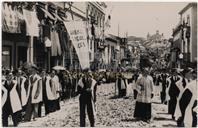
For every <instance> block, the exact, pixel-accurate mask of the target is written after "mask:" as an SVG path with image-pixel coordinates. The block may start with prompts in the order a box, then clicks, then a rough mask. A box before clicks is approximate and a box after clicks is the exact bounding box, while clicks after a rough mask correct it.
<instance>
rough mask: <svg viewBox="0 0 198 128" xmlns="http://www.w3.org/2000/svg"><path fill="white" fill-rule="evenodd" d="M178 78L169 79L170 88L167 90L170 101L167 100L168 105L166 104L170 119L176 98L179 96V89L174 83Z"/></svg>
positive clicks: (173, 111)
mask: <svg viewBox="0 0 198 128" xmlns="http://www.w3.org/2000/svg"><path fill="white" fill-rule="evenodd" d="M179 79H180V78H179V77H175V78H174V77H173V76H172V77H171V78H170V81H171V83H170V88H169V96H170V100H169V104H168V113H169V114H171V115H172V117H173V116H174V113H175V108H176V104H177V97H178V96H179V93H180V91H179V88H178V87H177V85H176V82H177V81H178V80H179Z"/></svg>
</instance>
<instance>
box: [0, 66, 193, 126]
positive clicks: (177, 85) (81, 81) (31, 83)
mask: <svg viewBox="0 0 198 128" xmlns="http://www.w3.org/2000/svg"><path fill="white" fill-rule="evenodd" d="M128 74H132V75H128ZM101 82H107V83H109V82H111V83H112V82H114V83H115V92H116V95H118V97H119V98H120V97H125V96H126V95H127V93H131V92H129V89H128V87H129V86H132V87H131V88H132V90H130V91H132V94H133V96H134V100H136V104H135V110H134V118H136V119H137V120H142V121H146V122H150V120H151V118H152V112H151V111H152V105H151V104H152V98H153V97H155V96H156V92H155V88H157V87H159V88H160V90H159V91H160V92H159V93H158V95H160V99H161V103H162V104H165V105H167V107H168V114H171V115H172V119H173V120H175V121H177V126H180V127H195V126H197V116H196V115H197V94H196V89H197V87H196V85H197V83H196V82H197V72H196V69H194V70H193V69H192V68H186V69H171V70H166V69H162V70H153V69H151V68H142V69H141V70H135V71H119V72H110V71H109V72H105V71H103V72H99V71H96V72H91V71H90V70H89V69H84V70H82V71H68V70H62V71H61V70H60V71H59V70H58V71H57V70H52V71H51V72H46V70H44V69H38V68H37V67H36V66H32V67H31V68H28V69H18V70H16V71H10V70H3V71H2V86H1V88H2V124H3V126H8V124H9V123H8V118H9V116H12V120H13V125H14V126H17V125H18V123H19V122H22V121H31V120H35V119H36V118H38V117H42V116H45V115H47V114H49V113H52V112H55V111H57V110H60V102H61V101H63V102H65V101H66V100H67V99H70V98H73V97H76V96H77V95H78V94H80V97H79V102H80V126H82V127H84V126H85V113H86V111H87V114H88V117H89V120H90V124H91V126H92V127H94V126H95V102H96V90H97V85H100V84H101ZM42 107H44V110H43V109H42ZM86 109H87V110H86ZM42 113H45V114H44V115H43V114H42Z"/></svg>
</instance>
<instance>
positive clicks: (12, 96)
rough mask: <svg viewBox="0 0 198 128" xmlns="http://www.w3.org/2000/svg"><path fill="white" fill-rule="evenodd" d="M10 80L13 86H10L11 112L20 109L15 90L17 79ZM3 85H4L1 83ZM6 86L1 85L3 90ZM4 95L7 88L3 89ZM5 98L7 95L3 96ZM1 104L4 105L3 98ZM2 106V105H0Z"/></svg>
mask: <svg viewBox="0 0 198 128" xmlns="http://www.w3.org/2000/svg"><path fill="white" fill-rule="evenodd" d="M12 82H13V83H14V86H13V87H12V89H11V91H10V104H11V108H12V112H13V113H15V112H17V111H20V110H21V109H22V106H21V101H20V98H19V95H18V92H17V90H16V87H17V81H16V80H12ZM3 86H4V85H3ZM5 89H6V88H5V87H3V90H5ZM5 92H6V93H5V96H8V95H7V89H6V91H5ZM5 99H6V100H7V97H5ZM3 102H4V103H3V105H5V102H6V101H5V100H4V101H3ZM2 107H3V106H2Z"/></svg>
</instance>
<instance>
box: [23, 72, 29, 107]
mask: <svg viewBox="0 0 198 128" xmlns="http://www.w3.org/2000/svg"><path fill="white" fill-rule="evenodd" d="M21 78H22V82H21V102H22V106H25V105H26V104H27V101H28V96H29V93H30V86H28V90H26V89H25V81H26V80H27V78H25V77H23V76H22V77H21Z"/></svg>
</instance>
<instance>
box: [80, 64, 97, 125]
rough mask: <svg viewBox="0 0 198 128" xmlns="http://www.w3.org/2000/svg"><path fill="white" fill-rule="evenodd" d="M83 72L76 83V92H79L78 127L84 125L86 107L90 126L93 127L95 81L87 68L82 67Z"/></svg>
mask: <svg viewBox="0 0 198 128" xmlns="http://www.w3.org/2000/svg"><path fill="white" fill-rule="evenodd" d="M83 73H84V76H83V77H82V78H81V79H80V80H79V82H78V85H77V93H79V94H80V97H79V101H80V127H85V117H86V114H85V113H86V109H87V114H88V118H89V121H90V124H91V127H94V126H95V102H96V88H97V84H96V83H97V82H96V81H95V80H94V79H93V78H92V75H91V72H90V71H89V69H88V68H87V69H84V70H83Z"/></svg>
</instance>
